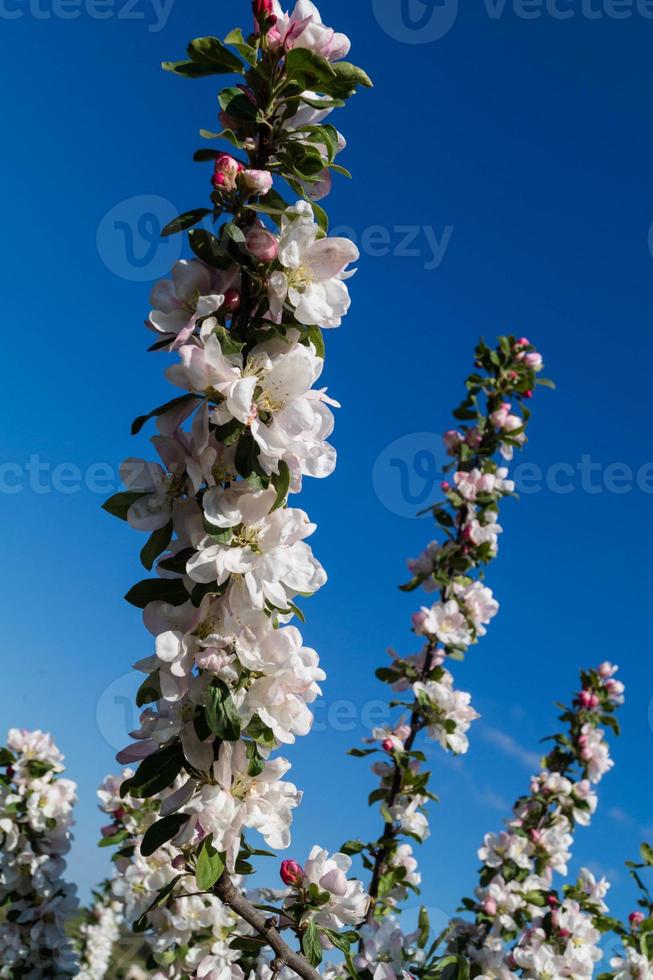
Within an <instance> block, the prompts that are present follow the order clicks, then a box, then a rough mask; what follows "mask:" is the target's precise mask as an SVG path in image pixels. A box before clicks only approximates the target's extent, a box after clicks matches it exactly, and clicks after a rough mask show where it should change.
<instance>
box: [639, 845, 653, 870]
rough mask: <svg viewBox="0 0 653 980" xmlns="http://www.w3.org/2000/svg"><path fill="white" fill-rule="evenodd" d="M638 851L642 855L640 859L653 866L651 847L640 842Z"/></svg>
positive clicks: (652, 849) (652, 848)
mask: <svg viewBox="0 0 653 980" xmlns="http://www.w3.org/2000/svg"><path fill="white" fill-rule="evenodd" d="M639 853H640V854H641V855H642V861H643V862H644V864H646V865H648V866H649V867H651V866H653V847H651V845H650V844H642V846H641V847H640V849H639Z"/></svg>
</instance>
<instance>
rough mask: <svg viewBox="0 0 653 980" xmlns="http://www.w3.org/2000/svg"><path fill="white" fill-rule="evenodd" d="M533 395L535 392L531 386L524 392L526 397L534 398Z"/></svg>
mask: <svg viewBox="0 0 653 980" xmlns="http://www.w3.org/2000/svg"><path fill="white" fill-rule="evenodd" d="M532 397H533V392H532V391H531V389H530V388H529V389H528V391H525V392H524V398H532Z"/></svg>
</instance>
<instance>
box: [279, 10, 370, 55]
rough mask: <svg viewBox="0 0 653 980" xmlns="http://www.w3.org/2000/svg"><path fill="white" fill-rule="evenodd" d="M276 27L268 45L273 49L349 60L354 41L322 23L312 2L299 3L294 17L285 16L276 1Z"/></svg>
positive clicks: (293, 13)
mask: <svg viewBox="0 0 653 980" xmlns="http://www.w3.org/2000/svg"><path fill="white" fill-rule="evenodd" d="M272 10H273V14H274V16H275V17H276V23H275V24H274V26H273V27H272V29H271V30H270V31H268V35H267V38H268V44H269V45H270V47H272V48H279V47H283V48H284V49H285V50H286V51H291V50H292V49H293V48H308V50H309V51H313V52H314V53H315V54H319V55H321V57H322V58H326V59H327V60H328V61H338V60H339V59H340V58H344V57H346V55H347V54H348V53H349V49H350V48H351V41H350V40H349V38H348V37H347V36H346V35H345V34H337V33H336V32H335V31H334V30H332V29H331V28H330V27H326V26H325V25H324V24H323V23H322V17H321V16H320V11H319V10H318V9H317V7H316V6H315V4H314V3H311V2H310V0H297V3H296V4H295V9H294V10H293V12H292V13H291V14H289V13H284V11H283V10H282V8H281V4H280V3H279V0H273V4H272Z"/></svg>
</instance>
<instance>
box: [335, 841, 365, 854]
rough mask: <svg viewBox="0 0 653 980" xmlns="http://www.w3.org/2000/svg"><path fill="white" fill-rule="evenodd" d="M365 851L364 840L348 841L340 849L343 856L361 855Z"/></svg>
mask: <svg viewBox="0 0 653 980" xmlns="http://www.w3.org/2000/svg"><path fill="white" fill-rule="evenodd" d="M364 849H365V844H363V842H362V840H348V841H345V843H344V844H343V845H342V847H341V848H340V851H341V853H342V854H360V852H361V851H363V850H364Z"/></svg>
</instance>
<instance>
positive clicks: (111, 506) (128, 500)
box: [102, 490, 147, 521]
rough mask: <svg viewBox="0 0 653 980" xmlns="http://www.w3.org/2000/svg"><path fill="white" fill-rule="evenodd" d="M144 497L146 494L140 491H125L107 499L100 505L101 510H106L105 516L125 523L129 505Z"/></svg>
mask: <svg viewBox="0 0 653 980" xmlns="http://www.w3.org/2000/svg"><path fill="white" fill-rule="evenodd" d="M145 496H147V494H145V493H143V492H142V491H140V490H139V491H134V490H127V491H125V492H124V493H116V494H114V495H113V497H109V499H108V500H107V501H106V503H104V504H102V510H106V512H107V514H112V515H113V516H114V517H119V518H120V520H121V521H126V520H127V514H128V513H129V508H130V507H131V505H132V504H135V503H136V501H137V500H140V499H141V497H145Z"/></svg>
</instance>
